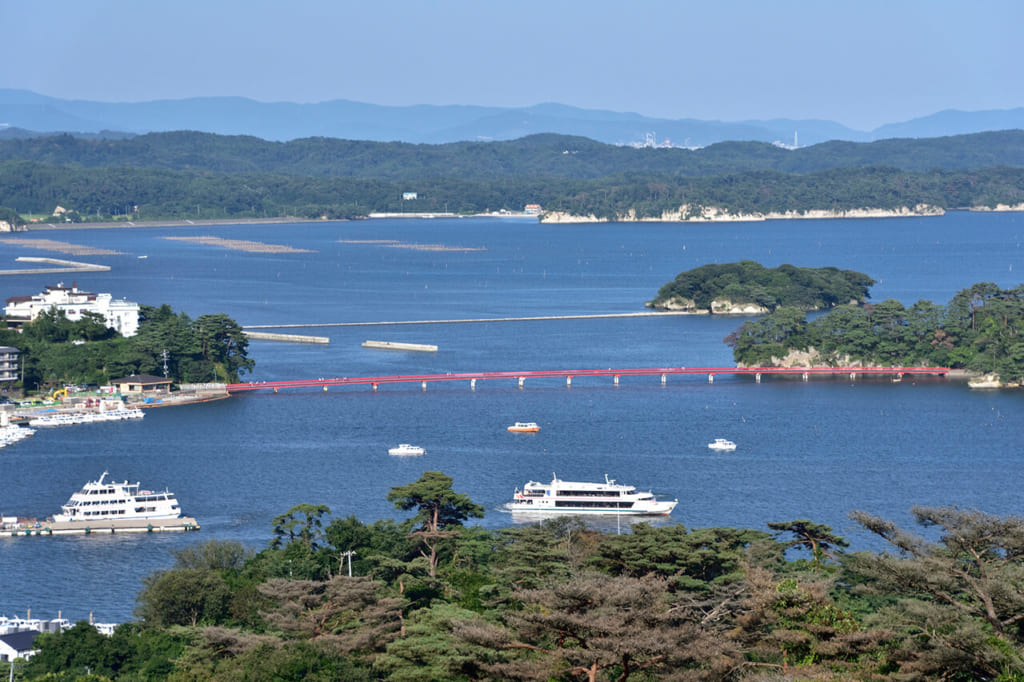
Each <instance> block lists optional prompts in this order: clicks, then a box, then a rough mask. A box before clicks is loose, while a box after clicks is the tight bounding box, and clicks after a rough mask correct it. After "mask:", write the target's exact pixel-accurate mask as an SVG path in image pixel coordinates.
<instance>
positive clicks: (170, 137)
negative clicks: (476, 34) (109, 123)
mask: <svg viewBox="0 0 1024 682" xmlns="http://www.w3.org/2000/svg"><path fill="white" fill-rule="evenodd" d="M10 160H27V161H39V162H41V163H46V164H53V165H68V166H75V167H80V168H122V167H123V168H152V169H157V168H159V169H164V170H175V171H184V170H192V171H199V172H210V173H230V174H243V175H257V174H261V173H267V174H271V175H293V176H302V177H349V178H360V179H373V180H385V181H389V182H398V183H406V182H424V181H429V180H432V179H436V178H441V177H445V178H455V179H461V180H468V181H473V182H480V181H491V180H496V179H500V178H518V179H522V178H531V177H534V178H536V177H544V178H565V179H577V180H583V179H597V178H605V177H609V176H613V175H619V174H623V173H639V174H652V175H659V176H670V177H700V176H709V175H713V176H719V175H728V174H738V173H748V172H752V171H776V172H780V173H787V174H789V173H798V174H803V173H814V172H819V171H823V170H829V169H835V168H854V167H866V166H884V167H890V168H897V169H900V170H904V171H911V172H915V173H920V172H925V171H931V170H936V169H942V170H977V169H980V168H993V167H997V166H1011V167H1017V168H1020V167H1022V166H1024V131H1020V130H1009V131H1000V132H987V133H975V134H972V135H958V136H952V137H943V138H930V139H892V140H881V141H878V142H870V143H856V142H827V143H823V144H817V145H813V146H810V147H803V148H799V149H795V150H787V149H782V148H780V147H776V146H774V145H770V144H765V143H763V142H723V143H719V144H713V145H710V146H708V147H704V148H701V149H679V148H674V149H669V148H659V149H636V148H633V147H622V146H614V145H608V144H603V143H601V142H595V141H594V140H590V139H587V138H583V137H574V136H567V135H555V134H542V135H531V136H528V137H524V138H521V139H518V140H512V141H507V142H458V143H450V144H440V145H425V144H408V143H404V142H367V141H354V140H339V139H333V138H306V139H300V140H294V141H291V142H268V141H266V140H261V139H259V138H256V137H245V136H227V135H215V134H212V133H199V132H169V133H151V134H148V135H139V136H137V137H131V138H128V139H82V138H79V137H74V136H71V135H66V134H65V135H52V136H43V137H33V138H27V139H10V140H0V161H10Z"/></svg>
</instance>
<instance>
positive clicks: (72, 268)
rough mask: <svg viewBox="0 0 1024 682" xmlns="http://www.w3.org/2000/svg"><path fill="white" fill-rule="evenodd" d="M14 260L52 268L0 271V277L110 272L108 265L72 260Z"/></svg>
mask: <svg viewBox="0 0 1024 682" xmlns="http://www.w3.org/2000/svg"><path fill="white" fill-rule="evenodd" d="M15 260H17V261H19V262H22V263H44V264H47V265H53V266H56V267H52V268H31V269H29V268H25V269H21V270H0V275H51V274H58V273H62V272H106V271H107V270H110V266H109V265H96V264H95V263H80V262H78V261H73V260H62V259H60V258H38V257H35V256H18V258H16V259H15Z"/></svg>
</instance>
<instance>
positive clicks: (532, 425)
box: [508, 422, 540, 433]
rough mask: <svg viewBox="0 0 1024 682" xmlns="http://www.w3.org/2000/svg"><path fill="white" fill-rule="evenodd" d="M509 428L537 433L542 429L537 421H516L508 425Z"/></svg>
mask: <svg viewBox="0 0 1024 682" xmlns="http://www.w3.org/2000/svg"><path fill="white" fill-rule="evenodd" d="M508 430H509V431H511V432H513V433H537V432H538V431H540V427H539V426H538V425H537V422H516V423H515V424H513V425H512V426H510V427H508Z"/></svg>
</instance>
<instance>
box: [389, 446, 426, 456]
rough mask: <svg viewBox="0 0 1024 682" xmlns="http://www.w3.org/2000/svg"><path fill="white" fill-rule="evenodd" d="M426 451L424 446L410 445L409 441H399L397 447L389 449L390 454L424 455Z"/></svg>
mask: <svg viewBox="0 0 1024 682" xmlns="http://www.w3.org/2000/svg"><path fill="white" fill-rule="evenodd" d="M424 452H425V450H424V449H423V448H421V447H420V446H418V445H410V444H408V443H399V444H398V447H397V448H391V449H390V450H388V454H389V455H403V456H407V457H408V456H410V455H422V454H423V453H424Z"/></svg>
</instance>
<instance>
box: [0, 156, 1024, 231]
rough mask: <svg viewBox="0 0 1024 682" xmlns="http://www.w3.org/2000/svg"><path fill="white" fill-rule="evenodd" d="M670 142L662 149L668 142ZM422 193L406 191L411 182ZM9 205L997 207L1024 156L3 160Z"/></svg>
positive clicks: (284, 211) (136, 210)
mask: <svg viewBox="0 0 1024 682" xmlns="http://www.w3.org/2000/svg"><path fill="white" fill-rule="evenodd" d="M658 151H660V150H658ZM405 191H415V192H417V193H418V198H417V199H416V200H413V201H403V200H402V193H403V192H405ZM0 197H2V201H3V205H4V206H6V207H8V208H11V209H14V210H16V211H17V212H18V213H20V214H23V215H25V214H43V215H49V214H50V213H52V212H53V210H54V209H55V207H56V206H61V207H63V208H65V209H67V210H69V214H68V219H70V220H73V221H81V220H93V221H97V220H110V219H111V218H112V217H113V218H117V217H124V218H130V219H132V220H161V219H185V218H193V219H194V218H203V219H210V218H221V219H237V218H260V217H281V216H297V217H305V218H330V219H338V218H355V217H361V216H366V215H367V214H369V213H372V212H389V211H390V212H401V211H409V212H424V211H427V212H453V213H463V214H472V213H481V212H487V211H495V210H500V209H509V210H514V211H521V210H522V209H523V207H524V206H525V205H526V204H529V203H539V204H541V205H542V206H543V207H544V210H546V211H562V212H567V213H571V214H575V215H594V216H596V217H598V218H604V219H612V220H614V219H619V218H622V217H625V216H627V215H631V214H632V215H635V217H638V218H660V217H661V216H662V215H663V214H664V213H665V212H673V211H678V210H679V209H680V207H681V206H683V205H687V206H688V207H689V211H690V212H691V213H693V214H699V213H700V209H701V207H716V208H720V209H724V210H726V211H728V212H730V213H734V214H735V213H747V214H752V213H760V214H764V213H771V212H786V211H794V212H797V213H802V212H806V211H813V210H838V211H842V210H853V209H861V208H878V209H887V210H899V209H902V208H907V207H909V208H913V207H914V206H916V205H918V204H928V205H931V206H935V207H939V208H943V209H956V208H964V207H982V206H985V207H995V206H996V205H998V204H1007V205H1016V204H1020V203H1022V202H1024V168H1009V167H1001V168H989V169H983V170H973V171H943V170H935V171H929V172H921V173H917V172H908V171H901V170H896V169H893V168H877V167H872V168H844V169H836V170H827V171H820V172H816V173H810V174H806V175H799V174H785V173H780V172H777V171H754V172H746V173H740V174H734V175H725V176H708V177H694V178H686V177H680V176H677V175H673V174H665V175H655V174H640V173H626V174H618V175H614V176H608V177H605V178H601V179H595V180H579V179H571V178H564V177H539V176H523V177H512V176H502V177H498V178H489V177H487V176H481V177H479V178H477V179H475V180H462V179H458V178H456V177H453V176H451V175H449V176H446V177H440V176H439V177H435V178H432V179H423V180H420V181H416V182H403V183H395V182H389V181H385V180H373V179H357V178H347V177H325V176H319V177H313V176H296V175H267V174H253V175H248V174H221V173H213V172H209V171H199V170H194V171H172V170H160V169H141V168H124V167H119V168H76V167H69V166H55V165H49V164H44V163H40V162H35V161H5V162H2V163H0Z"/></svg>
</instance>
